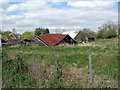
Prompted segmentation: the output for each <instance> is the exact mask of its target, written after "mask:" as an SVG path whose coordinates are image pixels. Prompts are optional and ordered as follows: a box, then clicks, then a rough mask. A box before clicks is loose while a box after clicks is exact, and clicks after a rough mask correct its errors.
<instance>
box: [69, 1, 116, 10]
mask: <svg viewBox="0 0 120 90" xmlns="http://www.w3.org/2000/svg"><path fill="white" fill-rule="evenodd" d="M68 5H70V6H73V7H80V8H81V7H83V8H86V7H87V8H109V7H112V6H113V5H115V2H113V1H77V2H68Z"/></svg>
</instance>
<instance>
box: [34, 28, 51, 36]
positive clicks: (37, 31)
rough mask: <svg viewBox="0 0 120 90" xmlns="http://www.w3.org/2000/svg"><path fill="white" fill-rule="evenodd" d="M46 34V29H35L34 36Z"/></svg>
mask: <svg viewBox="0 0 120 90" xmlns="http://www.w3.org/2000/svg"><path fill="white" fill-rule="evenodd" d="M48 33H50V32H49V29H48V28H46V29H44V28H36V29H35V36H39V35H42V34H48Z"/></svg>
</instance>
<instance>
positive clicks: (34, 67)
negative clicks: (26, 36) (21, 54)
mask: <svg viewBox="0 0 120 90" xmlns="http://www.w3.org/2000/svg"><path fill="white" fill-rule="evenodd" d="M32 62H33V70H34V73H36V71H37V70H36V63H35V57H34V56H32Z"/></svg>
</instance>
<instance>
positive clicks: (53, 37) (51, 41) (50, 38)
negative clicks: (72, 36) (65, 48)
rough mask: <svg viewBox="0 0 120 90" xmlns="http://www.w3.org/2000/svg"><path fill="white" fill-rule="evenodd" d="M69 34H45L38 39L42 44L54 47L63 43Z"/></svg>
mask: <svg viewBox="0 0 120 90" xmlns="http://www.w3.org/2000/svg"><path fill="white" fill-rule="evenodd" d="M66 36H67V34H44V35H41V36H39V37H38V39H40V40H41V41H42V42H44V43H45V44H47V45H48V46H54V45H56V44H58V43H59V42H61V41H62V40H63V39H64V38H65V37H66Z"/></svg>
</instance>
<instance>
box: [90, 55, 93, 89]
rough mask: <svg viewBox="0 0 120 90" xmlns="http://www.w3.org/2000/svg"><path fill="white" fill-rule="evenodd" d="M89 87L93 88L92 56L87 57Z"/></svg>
mask: <svg viewBox="0 0 120 90" xmlns="http://www.w3.org/2000/svg"><path fill="white" fill-rule="evenodd" d="M89 71H90V86H91V87H93V73H92V54H90V55H89Z"/></svg>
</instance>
